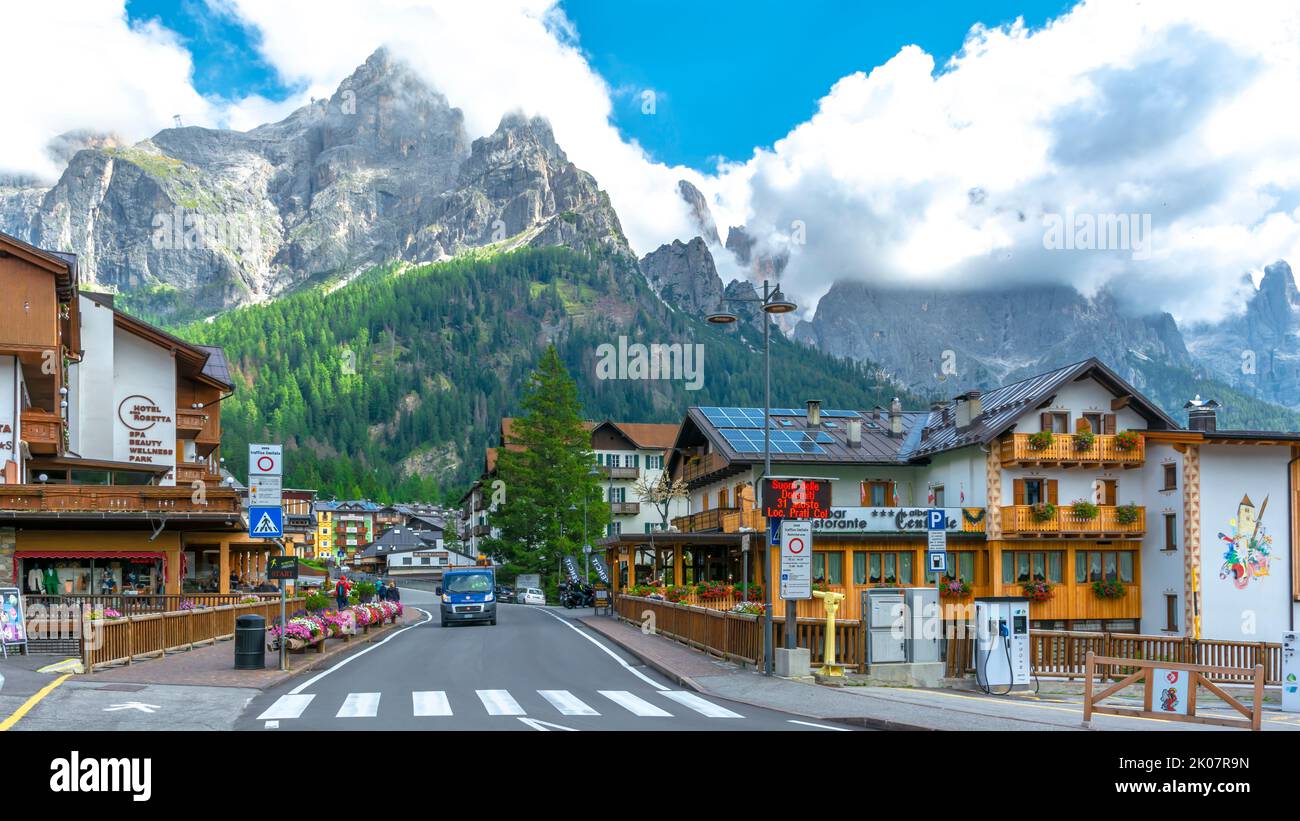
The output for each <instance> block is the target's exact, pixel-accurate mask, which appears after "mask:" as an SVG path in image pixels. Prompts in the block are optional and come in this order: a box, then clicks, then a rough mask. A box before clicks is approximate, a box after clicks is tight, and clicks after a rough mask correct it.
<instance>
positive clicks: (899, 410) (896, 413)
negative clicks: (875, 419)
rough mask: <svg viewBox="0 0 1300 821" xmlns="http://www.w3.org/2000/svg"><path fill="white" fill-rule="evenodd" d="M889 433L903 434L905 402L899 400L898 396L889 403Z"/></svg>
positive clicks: (891, 434)
mask: <svg viewBox="0 0 1300 821" xmlns="http://www.w3.org/2000/svg"><path fill="white" fill-rule="evenodd" d="M889 435H890V436H902V435H903V403H902V402H899V401H898V397H897V396H895V397H894V399H893V401H892V402H890V403H889Z"/></svg>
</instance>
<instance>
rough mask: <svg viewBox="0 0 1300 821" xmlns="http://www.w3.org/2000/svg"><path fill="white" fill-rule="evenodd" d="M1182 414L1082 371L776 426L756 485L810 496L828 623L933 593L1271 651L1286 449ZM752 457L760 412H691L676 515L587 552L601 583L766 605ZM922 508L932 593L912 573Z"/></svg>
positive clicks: (1283, 540) (1286, 614)
mask: <svg viewBox="0 0 1300 821" xmlns="http://www.w3.org/2000/svg"><path fill="white" fill-rule="evenodd" d="M1188 411H1189V414H1191V416H1192V420H1191V422H1190V423H1189V426H1187V427H1185V426H1184V425H1183V424H1180V422H1179V421H1176V420H1174V419H1173V418H1171V417H1169V416H1168V415H1166V414H1165V413H1164V412H1163V411H1161V410H1160V409H1159V408H1158V407H1157V406H1156V405H1155V404H1154V403H1153V402H1151V401H1150V400H1148V399H1146V398H1145V397H1143V396H1142V395H1141V394H1140V393H1139V392H1138V391H1136V390H1135V389H1134V388H1133V387H1132V386H1130V385H1128V384H1127V383H1126V382H1124V381H1123V380H1122V379H1121V378H1120V377H1118V375H1116V374H1115V373H1114V372H1112V371H1110V369H1108V368H1107V367H1106V366H1105V365H1103V364H1102V363H1100V362H1098V361H1096V360H1087V361H1085V362H1080V363H1076V364H1075V365H1071V366H1067V367H1065V368H1060V369H1057V370H1055V371H1051V372H1048V373H1045V374H1041V375H1039V376H1036V377H1033V378H1030V379H1027V380H1024V381H1022V382H1018V383H1015V384H1012V385H1007V386H1004V387H1002V388H998V389H996V390H994V391H991V392H989V393H987V394H982V393H981V392H978V391H968V392H965V393H963V394H961V395H960V396H957V397H955V398H954V399H952V400H950V401H948V402H944V403H938V404H936V405H935V406H934V407H932V408H931V409H930V410H929V411H904V410H903V409H902V408H901V406H899V405H898V404H897V402H895V405H894V406H893V407H891V408H889V409H885V408H874V409H869V410H852V411H836V410H826V411H823V410H822V409H821V408H820V404H819V403H810V404H809V406H808V407H806V408H802V409H796V408H774V409H773V411H772V415H771V417H770V420H769V423H770V426H771V430H770V434H769V435H770V437H771V439H772V468H771V475H772V476H773V477H787V478H794V477H802V478H807V479H818V480H823V481H824V482H826V483H829V484H830V488H831V502H830V509H829V511H828V515H827V516H826V518H825V519H822V520H818V521H816V522H815V530H814V562H813V573H814V576H815V578H816V579H817V580H818V581H819V582H820V583H821V584H823V585H825V586H826V587H828V588H829V589H833V590H838V591H841V592H845V593H846V594H848V595H847V599H846V601H845V605H844V609H842V610H841V615H842V617H847V618H856V617H858V615H859V613H860V608H861V599H862V594H863V591H865V590H866V589H869V588H871V587H877V586H934V585H936V584H941V585H942V587H943V588H944V590H945V592H946V593H948V594H949V595H946V596H945V598H944V603H945V605H947V606H948V607H949V608H950V609H951V613H952V615H950V616H949V618H953V619H958V618H962V617H963V616H962V615H961V614H962V612H963V611H962V608H964V607H968V606H969V604H970V602H971V600H972V599H973V598H974V597H975V596H981V595H987V596H1006V595H1010V596H1019V595H1030V596H1031V598H1034V599H1035V600H1034V601H1032V603H1031V609H1030V614H1031V620H1032V622H1033V624H1034V626H1035V627H1036V628H1038V629H1075V630H1109V631H1126V632H1137V631H1141V632H1144V633H1154V634H1160V633H1165V634H1168V635H1188V636H1196V637H1200V638H1218V639H1225V640H1236V641H1240V640H1247V641H1265V640H1267V641H1277V640H1278V635H1279V634H1280V632H1281V631H1282V630H1283V629H1287V627H1288V625H1290V624H1292V623H1293V619H1294V618H1295V616H1296V615H1297V604H1296V602H1297V600H1298V599H1300V588H1297V581H1296V578H1295V573H1294V565H1295V551H1296V544H1297V540H1296V539H1295V537H1294V535H1293V531H1294V529H1295V521H1296V516H1295V513H1294V508H1295V505H1294V499H1293V498H1292V495H1293V494H1294V493H1295V487H1297V486H1300V482H1297V477H1296V476H1293V475H1292V474H1293V472H1294V470H1295V469H1296V463H1295V462H1293V461H1292V460H1293V457H1294V454H1296V453H1300V450H1296V448H1297V446H1300V434H1296V433H1293V432H1260V431H1218V430H1214V429H1213V427H1214V419H1213V415H1212V407H1210V408H1208V409H1205V408H1202V405H1201V404H1199V403H1189V407H1188ZM1189 428H1190V429H1189ZM1203 428H1209V429H1203ZM762 451H763V420H762V411H761V409H758V410H756V409H745V408H691V409H690V410H689V411H688V413H687V415H686V418H685V420H684V421H683V423H682V425H681V428H680V431H679V433H678V436H677V439H676V442H675V444H674V446H673V450H672V455H671V457H670V459H669V464H668V469H669V470H670V471H671V472H672V473H673V475H674V476H676V477H678V478H680V479H682V480H684V481H685V482H686V483H687V484H688V485H689V487H690V499H689V512H688V513H687V514H686V515H683V516H681V517H678V518H677V519H675V520H674V522H673V524H674V527H673V529H672V530H670V531H669V532H667V533H662V534H654V535H653V537H652V538H647V537H646V536H640V535H635V534H627V533H623V534H620V535H615V536H611V537H609V538H607V539H606V540H605V542H604V546H605V548H606V551H607V557H608V560H609V561H610V563H611V566H612V567H613V568H614V569H615V577H616V578H615V581H616V583H617V584H618V585H619V586H628V585H632V584H637V583H646V582H650V581H653V580H662V581H663V582H664V583H665V584H669V585H671V584H692V583H698V582H701V581H715V582H724V583H725V582H731V583H738V582H741V581H744V580H748V581H749V582H750V583H753V584H758V585H762V584H764V582H765V578H764V577H765V570H766V568H765V565H766V562H765V560H764V556H763V551H762V545H763V544H765V543H766V541H767V534H766V531H767V524H768V523H767V521H766V520H765V519H764V517H763V516H762V511H761V509H760V508H759V505H758V504H757V502H758V501H759V500H758V496H759V495H760V490H759V488H760V485H761V480H762V477H763V452H762ZM1266 499H1267V500H1268V501H1267V503H1266V502H1265V500H1266ZM935 507H937V508H944V509H945V510H947V513H948V515H947V521H948V530H949V533H948V557H947V565H948V573H947V574H946V575H945V576H944V577H943V578H936V577H935V575H934V574H930V573H928V572H927V571H926V569H925V567H924V559H925V556H926V533H925V532H924V517H923V512H924V510H925V509H927V508H935ZM746 536H748V542H749V545H750V550H749V552H748V554H746V553H745V550H744V545H745V542H746ZM769 553H770V555H771V561H772V562H773V566H774V567H775V566H779V551H777V550H775V549H774V548H770V547H769ZM746 559H748V561H746ZM746 573H747V575H746ZM774 592H776V593H777V595H774V602H775V613H776V615H778V616H779V615H783V614H784V609H783V605H782V603H781V602H780V599H779V589H778V590H777V591H774ZM799 612H800V614H801V615H804V616H813V615H816V604H815V602H801V603H800V604H799Z"/></svg>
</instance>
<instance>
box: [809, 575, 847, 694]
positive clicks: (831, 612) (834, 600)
mask: <svg viewBox="0 0 1300 821" xmlns="http://www.w3.org/2000/svg"><path fill="white" fill-rule="evenodd" d="M812 594H813V595H814V596H816V597H817V598H819V599H821V600H822V606H823V607H825V608H826V652H825V654H824V656H823V657H824V659H825V660H824V661H823V662H822V675H824V676H842V675H844V665H843V664H837V663H836V662H835V614H836V613H837V612H839V609H840V602H842V601H844V594H843V593H833V592H831V591H829V590H814V591H813V592H812Z"/></svg>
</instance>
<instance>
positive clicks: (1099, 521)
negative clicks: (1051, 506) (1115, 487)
mask: <svg viewBox="0 0 1300 821" xmlns="http://www.w3.org/2000/svg"><path fill="white" fill-rule="evenodd" d="M1119 511H1120V506H1118V505H1099V506H1098V510H1097V515H1096V516H1094V517H1093V518H1091V519H1085V518H1083V517H1081V516H1076V515H1074V510H1073V509H1072V507H1071V506H1070V505H1068V504H1066V505H1059V506H1058V507H1057V508H1056V513H1055V514H1053V515H1052V516H1051V517H1050V518H1048V519H1047V520H1046V521H1039V520H1038V518H1037V516H1036V515H1035V508H1034V506H1033V505H1007V506H1006V507H1003V508H1000V509H999V510H998V515H999V516H1000V518H1001V522H1002V533H1003V534H1004V535H1007V536H1039V535H1061V536H1116V537H1124V536H1141V535H1143V534H1144V533H1146V529H1147V511H1146V508H1145V507H1140V506H1139V507H1137V518H1136V520H1134V521H1132V522H1128V523H1125V522H1121V521H1120V512H1119Z"/></svg>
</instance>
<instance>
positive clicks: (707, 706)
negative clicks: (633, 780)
mask: <svg viewBox="0 0 1300 821" xmlns="http://www.w3.org/2000/svg"><path fill="white" fill-rule="evenodd" d="M535 692H536V693H537V695H539V696H541V697H542V698H543V699H545V700H546V702H547V703H548V704H549V705H550V706H551V708H553V709H554V710H555V711H556V712H557V713H558V714H559V715H561V716H591V717H599V716H601V715H602V713H601V711H600V710H598V709H597V708H596V707H593V706H592V704H590V703H588V702H587V701H584V700H583V699H584V698H586V696H583V695H579V694H575V693H574V692H573V691H571V690H537V691H535ZM596 692H597V693H599V694H600V695H601V696H602V697H604V698H605V699H608V700H609V701H611V702H613V703H614V704H616V705H618V706H619V707H621V708H623V709H624V710H626V711H627V712H629V713H631V714H632V715H634V716H638V717H641V718H673V717H674V714H673V713H671V712H669V711H668V710H665V709H663V708H662V707H660V706H659V705H657V704H654V703H653V702H652V701H651V700H650V699H653V698H655V696H664V697H665V698H668V699H670V700H672V701H674V702H676V703H677V704H680V705H681V706H682V707H684V708H686V709H687V710H690V711H692V712H694V713H696V714H698V715H701V716H704V717H705V718H744V716H742V715H741V714H740V713H737V712H734V711H732V710H729V709H727V708H726V707H723V706H721V705H719V704H714V703H713V702H711V701H708V700H707V699H705V698H703V697H701V696H699V695H697V694H695V693H692V692H687V691H685V690H659V691H655V692H652V693H645V694H644V697H643V696H642V695H637V694H636V693H634V692H632V691H630V690H597V691H596ZM474 694H475V695H476V696H477V697H478V701H479V702H480V703H481V705H482V708H483V710H485V711H486V712H487V714H488V715H490V716H527V715H528V710H527V709H525V708H524V706H523V705H522V704H520V702H519V701H518V700H517V699H516V698H515V696H513V695H512V694H511V693H510V691H509V690H475V691H474ZM390 696H391V694H390ZM381 697H382V693H348V694H347V696H346V697H345V698H344V700H343V703H342V705H341V706H340V707H339V708H338V712H337V713H336V714H335V717H336V718H375V717H377V716H378V715H379V702H380V699H381ZM397 698H398V700H399V703H400V700H401V698H402V696H401V695H400V694H399V695H398V696H397ZM315 699H316V695H315V694H311V693H302V694H288V695H283V696H280V697H279V698H278V699H276V700H275V701H274V702H272V703H271V704H270V706H268V707H267V708H266V709H265V710H264V711H262V714H261V715H259V716H258V717H257V720H258V721H283V720H287V719H298V718H302V717H303V714H304V713H306V712H307V710H308V708H309V707H310V706H311V705H312V703H313V701H314V700H315ZM466 699H469V702H470V703H471V704H472V703H473V699H470V698H469V696H468V694H459V695H458V694H456V693H454V692H453V693H450V694H449V693H448V692H447V691H446V690H415V691H412V692H411V702H410V703H411V715H412V716H414V717H429V716H451V715H454V714H455V710H453V708H452V703H453V701H456V700H459V706H460V712H461V713H462V714H464V715H472V714H473V713H474V712H476V710H477V706H476V707H474V708H471V707H469V706H468V705H467V704H466ZM525 701H527V699H525ZM322 707H323V708H324V709H326V710H328V709H332V707H331V706H330V705H322ZM389 709H390V710H391V709H393V708H392V707H390V708H389ZM545 712H546V711H545V710H542V715H540V716H535V717H538V718H546V717H547V716H546V715H545ZM617 712H618V711H614V713H617ZM604 715H606V716H610V715H612V713H610V712H608V711H606V713H605V714H604ZM685 715H686V714H684V713H681V712H679V713H678V714H677V717H679V718H682V717H685Z"/></svg>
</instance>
